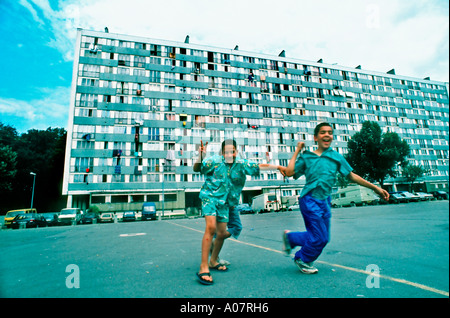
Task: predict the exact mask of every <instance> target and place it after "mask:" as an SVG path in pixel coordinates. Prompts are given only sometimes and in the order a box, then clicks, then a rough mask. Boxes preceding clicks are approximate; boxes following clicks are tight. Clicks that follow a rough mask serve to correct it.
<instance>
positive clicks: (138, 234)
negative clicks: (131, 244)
mask: <svg viewBox="0 0 450 318" xmlns="http://www.w3.org/2000/svg"><path fill="white" fill-rule="evenodd" d="M146 234H147V233H130V234H120V235H119V236H120V237H128V236H140V235H146Z"/></svg>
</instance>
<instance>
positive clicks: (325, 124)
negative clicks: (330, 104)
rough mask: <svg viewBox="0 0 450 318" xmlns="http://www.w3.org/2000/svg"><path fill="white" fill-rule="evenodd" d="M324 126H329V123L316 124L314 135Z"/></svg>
mask: <svg viewBox="0 0 450 318" xmlns="http://www.w3.org/2000/svg"><path fill="white" fill-rule="evenodd" d="M324 126H328V127H331V125H330V124H329V123H320V124H318V125H317V126H316V128H314V136H317V135H318V134H319V131H320V128H322V127H324ZM331 129H333V127H331Z"/></svg>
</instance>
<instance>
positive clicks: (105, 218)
mask: <svg viewBox="0 0 450 318" xmlns="http://www.w3.org/2000/svg"><path fill="white" fill-rule="evenodd" d="M98 220H99V222H102V223H105V222H114V214H113V213H111V212H105V213H102V214H100V218H99V219H98Z"/></svg>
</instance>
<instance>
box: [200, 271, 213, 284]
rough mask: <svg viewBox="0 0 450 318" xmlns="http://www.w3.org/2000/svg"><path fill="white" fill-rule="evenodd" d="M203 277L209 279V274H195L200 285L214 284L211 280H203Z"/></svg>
mask: <svg viewBox="0 0 450 318" xmlns="http://www.w3.org/2000/svg"><path fill="white" fill-rule="evenodd" d="M203 276H209V277H211V274H210V273H201V274H200V273H197V277H198V280H199V282H200V283H202V284H203V285H212V284H213V283H214V282H213V281H212V280H206V279H204V278H203Z"/></svg>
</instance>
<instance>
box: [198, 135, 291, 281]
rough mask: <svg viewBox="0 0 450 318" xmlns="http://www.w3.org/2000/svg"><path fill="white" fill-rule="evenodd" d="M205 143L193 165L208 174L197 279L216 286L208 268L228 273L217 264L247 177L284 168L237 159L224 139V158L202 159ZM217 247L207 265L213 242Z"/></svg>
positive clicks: (233, 144)
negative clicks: (230, 216)
mask: <svg viewBox="0 0 450 318" xmlns="http://www.w3.org/2000/svg"><path fill="white" fill-rule="evenodd" d="M207 145H208V143H206V144H205V145H203V141H202V142H201V145H200V149H199V152H200V156H199V158H198V159H197V162H196V163H195V164H194V171H195V172H200V173H202V174H204V175H205V183H204V184H203V186H202V189H201V191H200V196H199V197H200V199H201V200H202V214H203V216H204V217H205V221H206V229H205V234H204V235H203V240H202V261H201V264H200V271H199V272H198V273H197V277H198V279H199V281H200V283H202V284H205V285H211V284H212V283H213V281H212V277H211V275H210V273H209V269H210V268H211V269H215V270H219V271H226V270H227V267H226V266H225V265H221V264H219V263H218V261H217V258H218V255H219V252H220V250H221V248H222V245H223V242H224V240H225V239H226V238H228V237H230V235H231V234H230V233H229V232H228V231H227V222H228V219H229V212H230V209H232V208H233V207H234V206H236V205H238V204H239V197H240V195H241V192H242V189H243V188H244V184H245V180H246V176H247V175H253V176H257V175H259V173H260V170H275V169H278V170H280V171H282V170H283V169H284V167H281V166H276V165H271V164H257V163H255V162H252V161H249V160H247V159H243V158H237V154H238V151H237V147H236V141H234V140H232V139H228V140H225V141H224V142H223V143H222V151H221V155H214V156H211V157H208V158H206V159H204V160H202V158H203V156H204V155H206V146H207ZM214 233H216V239H215V240H214V248H213V251H212V253H211V259H210V260H209V262H208V256H209V251H210V248H211V243H212V239H213V236H214Z"/></svg>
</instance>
